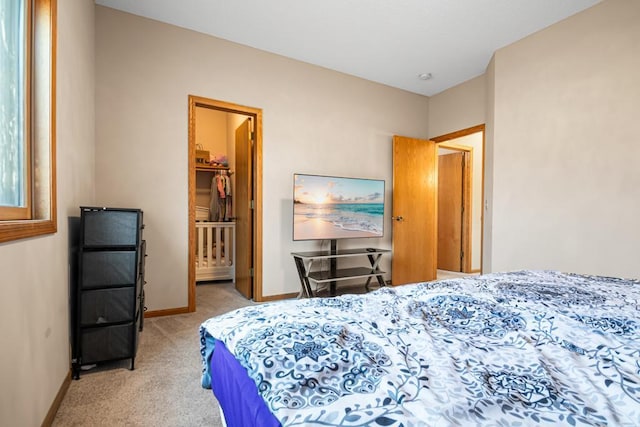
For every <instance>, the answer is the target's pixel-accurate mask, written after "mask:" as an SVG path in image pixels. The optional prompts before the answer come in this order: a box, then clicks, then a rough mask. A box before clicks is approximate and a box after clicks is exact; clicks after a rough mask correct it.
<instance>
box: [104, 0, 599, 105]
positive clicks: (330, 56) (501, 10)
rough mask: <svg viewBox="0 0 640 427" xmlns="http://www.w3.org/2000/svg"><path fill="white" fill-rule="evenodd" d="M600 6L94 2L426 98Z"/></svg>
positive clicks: (497, 1) (578, 1)
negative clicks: (500, 53)
mask: <svg viewBox="0 0 640 427" xmlns="http://www.w3.org/2000/svg"><path fill="white" fill-rule="evenodd" d="M599 1H600V0H269V1H265V0H179V1H176V0H95V2H96V3H97V4H100V5H103V6H107V7H112V8H114V9H119V10H122V11H125V12H129V13H132V14H135V15H140V16H145V17H147V18H151V19H155V20H158V21H162V22H166V23H169V24H173V25H177V26H180V27H184V28H188V29H192V30H195V31H199V32H202V33H206V34H210V35H213V36H216V37H219V38H222V39H226V40H230V41H233V42H236V43H240V44H243V45H247V46H251V47H254V48H257V49H261V50H265V51H268V52H272V53H276V54H280V55H283V56H286V57H289V58H293V59H297V60H300V61H304V62H307V63H310V64H315V65H319V66H322V67H325V68H329V69H332V70H336V71H340V72H343V73H346V74H351V75H353V76H357V77H361V78H364V79H367V80H371V81H374V82H378V83H382V84H385V85H389V86H393V87H396V88H400V89H404V90H407V91H410V92H415V93H418V94H422V95H429V96H430V95H434V94H436V93H439V92H441V91H443V90H445V89H448V88H450V87H452V86H455V85H457V84H459V83H462V82H464V81H466V80H469V79H471V78H473V77H476V76H478V75H481V74H482V73H484V71H485V68H486V66H487V64H488V63H489V61H490V60H491V56H492V55H493V53H494V52H495V51H496V50H497V49H499V48H501V47H503V46H507V45H509V44H511V43H513V42H515V41H516V40H519V39H521V38H523V37H525V36H527V35H529V34H532V33H534V32H536V31H538V30H541V29H543V28H545V27H548V26H549V25H552V24H554V23H556V22H558V21H560V20H562V19H564V18H567V17H568V16H571V15H573V14H575V13H577V12H580V11H582V10H584V9H586V8H588V7H591V6H593V5H594V4H596V3H598V2H599ZM422 73H425V74H426V73H431V75H432V78H431V79H429V80H421V79H419V78H418V75H419V74H422Z"/></svg>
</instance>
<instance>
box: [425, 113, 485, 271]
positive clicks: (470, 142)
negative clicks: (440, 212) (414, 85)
mask: <svg viewBox="0 0 640 427" xmlns="http://www.w3.org/2000/svg"><path fill="white" fill-rule="evenodd" d="M484 131H485V125H483V124H482V125H477V126H473V127H470V128H467V129H462V130H460V131H456V132H452V133H449V134H446V135H441V136H438V137H435V138H431V140H433V141H434V142H436V143H437V147H438V150H439V151H440V150H441V149H447V150H448V151H445V150H442V153H443V154H445V153H452V152H458V153H460V152H463V153H466V157H467V158H468V163H467V165H468V168H469V171H468V172H469V175H470V176H469V177H468V178H467V180H468V182H469V183H470V185H468V186H467V187H466V188H464V187H463V191H464V192H466V193H467V194H466V196H467V197H468V198H469V199H470V203H469V209H468V210H467V211H464V212H462V217H463V223H462V229H463V234H462V248H463V250H462V252H463V253H462V257H461V258H462V260H463V262H462V265H461V268H460V269H458V268H456V269H453V270H449V271H460V272H463V273H479V272H481V270H482V239H483V234H484V232H483V213H484V209H483V200H484ZM456 216H458V214H456ZM438 251H439V249H438ZM438 268H441V267H438ZM441 270H443V269H441Z"/></svg>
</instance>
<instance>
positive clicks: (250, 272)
mask: <svg viewBox="0 0 640 427" xmlns="http://www.w3.org/2000/svg"><path fill="white" fill-rule="evenodd" d="M249 277H253V267H251V268H250V269H249Z"/></svg>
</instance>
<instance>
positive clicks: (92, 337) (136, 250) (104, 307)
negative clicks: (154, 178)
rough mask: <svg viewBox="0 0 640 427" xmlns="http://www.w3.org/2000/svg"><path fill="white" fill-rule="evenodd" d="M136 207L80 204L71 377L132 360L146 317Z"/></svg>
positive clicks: (139, 216)
mask: <svg viewBox="0 0 640 427" xmlns="http://www.w3.org/2000/svg"><path fill="white" fill-rule="evenodd" d="M143 228H144V225H143V223H142V211H141V210H140V209H116V208H97V207H81V208H80V230H79V244H78V249H77V252H78V253H77V259H78V267H77V275H76V277H77V285H76V286H75V295H74V296H73V297H74V307H73V310H74V312H73V313H72V316H71V318H72V319H73V322H74V325H73V351H72V353H73V354H72V367H73V376H74V378H76V379H78V378H79V376H80V369H81V367H82V366H83V365H90V364H95V363H100V362H106V361H111V360H120V359H131V367H130V369H133V368H134V361H135V356H136V351H137V348H138V333H139V331H141V330H142V325H143V316H144V283H145V282H144V262H145V256H146V253H145V251H146V243H145V241H144V240H143V238H142V229H143Z"/></svg>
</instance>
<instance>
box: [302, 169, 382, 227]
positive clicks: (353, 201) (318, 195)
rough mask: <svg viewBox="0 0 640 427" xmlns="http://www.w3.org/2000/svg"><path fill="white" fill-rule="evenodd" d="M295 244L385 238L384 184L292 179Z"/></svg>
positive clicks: (328, 178) (377, 181)
mask: <svg viewBox="0 0 640 427" xmlns="http://www.w3.org/2000/svg"><path fill="white" fill-rule="evenodd" d="M293 181H294V182H293V240H324V239H353V238H362V237H382V235H383V231H384V230H383V224H384V221H383V219H384V180H380V179H363V178H346V177H337V176H322V175H305V174H299V173H296V174H294V175H293Z"/></svg>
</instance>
